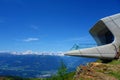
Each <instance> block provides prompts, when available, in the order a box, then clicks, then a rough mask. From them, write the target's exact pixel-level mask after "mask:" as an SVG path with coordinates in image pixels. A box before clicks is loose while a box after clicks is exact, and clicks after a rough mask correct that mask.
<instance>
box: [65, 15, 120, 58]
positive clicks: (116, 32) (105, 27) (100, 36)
mask: <svg viewBox="0 0 120 80" xmlns="http://www.w3.org/2000/svg"><path fill="white" fill-rule="evenodd" d="M90 34H91V35H92V36H93V38H94V39H95V41H96V42H97V44H98V46H97V47H93V48H85V49H80V50H73V51H68V52H67V53H66V54H65V55H69V56H82V57H94V58H101V59H114V58H116V56H118V51H119V46H120V13H119V14H115V15H112V16H108V17H105V18H102V19H100V20H99V21H98V22H97V23H96V24H95V25H94V26H93V27H92V28H91V29H90Z"/></svg>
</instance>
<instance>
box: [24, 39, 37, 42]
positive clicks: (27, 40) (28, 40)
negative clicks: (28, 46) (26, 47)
mask: <svg viewBox="0 0 120 80" xmlns="http://www.w3.org/2000/svg"><path fill="white" fill-rule="evenodd" d="M38 40H39V38H27V39H24V40H23V41H24V42H31V41H38Z"/></svg>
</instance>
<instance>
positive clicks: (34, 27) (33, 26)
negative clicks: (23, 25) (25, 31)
mask: <svg viewBox="0 0 120 80" xmlns="http://www.w3.org/2000/svg"><path fill="white" fill-rule="evenodd" d="M30 27H31V28H32V29H34V30H38V29H39V27H38V26H35V25H31V26H30Z"/></svg>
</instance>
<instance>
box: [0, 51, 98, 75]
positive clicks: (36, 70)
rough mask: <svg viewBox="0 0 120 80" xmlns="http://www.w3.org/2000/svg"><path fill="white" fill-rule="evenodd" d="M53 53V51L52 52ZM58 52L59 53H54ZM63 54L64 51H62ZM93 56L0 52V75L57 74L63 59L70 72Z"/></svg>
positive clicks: (89, 60) (90, 59)
mask: <svg viewBox="0 0 120 80" xmlns="http://www.w3.org/2000/svg"><path fill="white" fill-rule="evenodd" d="M50 54H51V53H50ZM54 54H57V53H54ZM61 54H62V53H61ZM95 60H96V59H93V58H82V57H70V56H64V55H62V56H61V55H53V54H51V55H47V54H46V55H35V54H26V55H23V54H21V55H20V54H19V55H18V54H17V55H16V54H11V53H9V52H6V53H5V52H1V53H0V75H1V76H20V77H50V76H51V75H54V74H56V72H57V70H58V68H59V67H60V65H61V61H63V62H64V63H65V65H66V66H67V69H68V72H70V71H74V70H75V68H76V67H77V66H79V65H80V64H81V65H86V64H87V63H88V62H92V61H95Z"/></svg>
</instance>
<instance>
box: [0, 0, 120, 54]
mask: <svg viewBox="0 0 120 80" xmlns="http://www.w3.org/2000/svg"><path fill="white" fill-rule="evenodd" d="M119 12H120V0H0V51H26V50H33V51H47V52H49V51H55V52H56V51H67V50H69V49H70V48H71V47H72V45H73V44H75V43H95V42H94V40H93V39H92V37H91V36H90V35H89V32H88V31H89V29H90V28H91V27H92V26H93V25H94V24H95V23H96V22H97V21H98V20H99V19H100V18H103V17H106V16H109V15H112V14H116V13H119Z"/></svg>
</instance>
